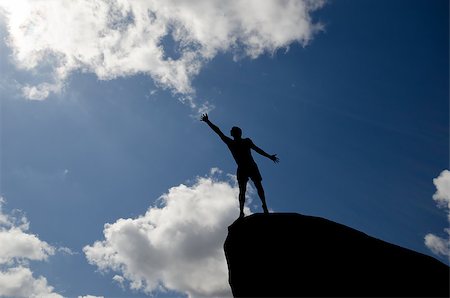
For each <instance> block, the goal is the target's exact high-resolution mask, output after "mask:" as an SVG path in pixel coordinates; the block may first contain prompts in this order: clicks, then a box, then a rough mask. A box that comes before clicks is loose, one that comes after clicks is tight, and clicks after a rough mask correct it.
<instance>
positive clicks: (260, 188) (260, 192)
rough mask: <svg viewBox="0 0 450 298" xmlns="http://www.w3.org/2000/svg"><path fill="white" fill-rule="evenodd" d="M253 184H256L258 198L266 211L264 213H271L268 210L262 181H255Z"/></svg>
mask: <svg viewBox="0 0 450 298" xmlns="http://www.w3.org/2000/svg"><path fill="white" fill-rule="evenodd" d="M253 183H254V184H255V187H256V190H257V191H258V196H259V198H260V199H261V202H262V208H263V210H264V213H269V210H268V209H267V204H266V195H265V194H264V189H263V186H262V184H261V181H253Z"/></svg>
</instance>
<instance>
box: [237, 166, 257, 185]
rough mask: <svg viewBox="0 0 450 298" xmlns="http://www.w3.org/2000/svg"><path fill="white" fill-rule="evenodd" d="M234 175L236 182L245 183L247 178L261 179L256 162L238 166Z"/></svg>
mask: <svg viewBox="0 0 450 298" xmlns="http://www.w3.org/2000/svg"><path fill="white" fill-rule="evenodd" d="M236 175H237V180H238V183H247V181H248V178H250V179H252V181H253V182H256V181H262V177H261V173H260V172H259V169H258V166H257V165H256V164H254V165H251V166H245V167H242V166H241V167H238V168H237V173H236Z"/></svg>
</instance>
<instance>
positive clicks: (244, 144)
mask: <svg viewBox="0 0 450 298" xmlns="http://www.w3.org/2000/svg"><path fill="white" fill-rule="evenodd" d="M200 120H201V121H204V122H206V123H207V124H208V125H209V127H211V129H212V130H213V131H214V132H215V133H217V134H218V135H219V137H220V138H221V139H222V141H224V143H225V144H226V145H227V146H228V149H230V151H231V154H232V155H233V157H234V160H235V161H236V163H237V166H238V168H237V180H238V184H239V210H240V213H239V218H242V217H244V203H245V192H246V190H247V182H248V179H249V178H250V179H252V181H253V184H254V185H255V187H256V190H257V191H258V196H259V198H260V199H261V202H262V208H263V210H264V213H269V210H268V209H267V204H266V197H265V194H264V189H263V186H262V183H261V181H262V177H261V174H260V173H259V169H258V166H257V165H256V162H255V161H254V160H253V157H252V153H251V149H253V150H255V151H256V152H257V153H259V154H261V155H262V156H265V157H267V158H269V159H271V160H272V161H273V162H275V163H277V162H279V161H280V160H279V158H278V157H277V155H276V154H274V155H270V154H267V153H266V152H265V151H264V150H262V149H261V148H259V147H257V146H256V145H255V144H253V142H252V140H250V139H249V138H246V139H243V138H242V130H241V129H240V128H239V127H237V126H233V127H232V128H231V131H230V133H231V136H232V137H233V139H231V138H229V137H227V136H226V135H224V134H223V133H222V131H221V130H220V129H219V127H217V126H216V125H214V124H213V123H212V122H211V121H210V120H209V119H208V114H203V115H202V116H201V118H200Z"/></svg>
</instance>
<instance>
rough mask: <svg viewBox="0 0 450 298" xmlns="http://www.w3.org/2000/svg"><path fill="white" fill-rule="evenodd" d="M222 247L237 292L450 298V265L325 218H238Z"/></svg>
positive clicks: (246, 294)
mask: <svg viewBox="0 0 450 298" xmlns="http://www.w3.org/2000/svg"><path fill="white" fill-rule="evenodd" d="M224 250H225V256H226V259H227V263H228V272H229V283H230V286H231V289H232V292H233V295H234V296H235V297H281V296H285V297H287V296H289V297H305V296H306V297H308V296H315V297H319V296H320V297H338V296H347V297H348V296H354V297H355V296H358V297H369V296H372V297H373V296H384V297H386V296H390V297H406V296H408V297H449V276H450V275H449V273H450V271H449V267H448V266H447V265H446V264H444V263H442V262H440V261H438V260H437V259H435V258H432V257H430V256H427V255H424V254H421V253H418V252H415V251H412V250H409V249H406V248H402V247H399V246H397V245H393V244H390V243H387V242H385V241H382V240H379V239H376V238H373V237H370V236H368V235H366V234H364V233H362V232H359V231H357V230H354V229H352V228H349V227H347V226H344V225H341V224H338V223H335V222H332V221H329V220H326V219H323V218H319V217H313V216H304V215H300V214H296V213H271V214H253V215H250V216H248V217H245V218H243V219H238V220H236V221H235V222H234V223H233V224H232V225H231V226H229V227H228V236H227V238H226V240H225V243H224Z"/></svg>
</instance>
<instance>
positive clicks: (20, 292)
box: [0, 266, 62, 298]
mask: <svg viewBox="0 0 450 298" xmlns="http://www.w3.org/2000/svg"><path fill="white" fill-rule="evenodd" d="M0 296H2V297H3V296H6V297H30V298H32V297H36V298H38V297H39V298H40V297H52V298H60V297H62V296H61V295H59V294H57V293H55V292H53V287H51V286H49V285H48V284H47V279H46V278H45V277H42V276H40V277H38V278H34V277H33V273H32V272H31V270H30V269H29V268H26V267H22V266H18V267H13V268H8V269H7V270H6V271H0Z"/></svg>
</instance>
